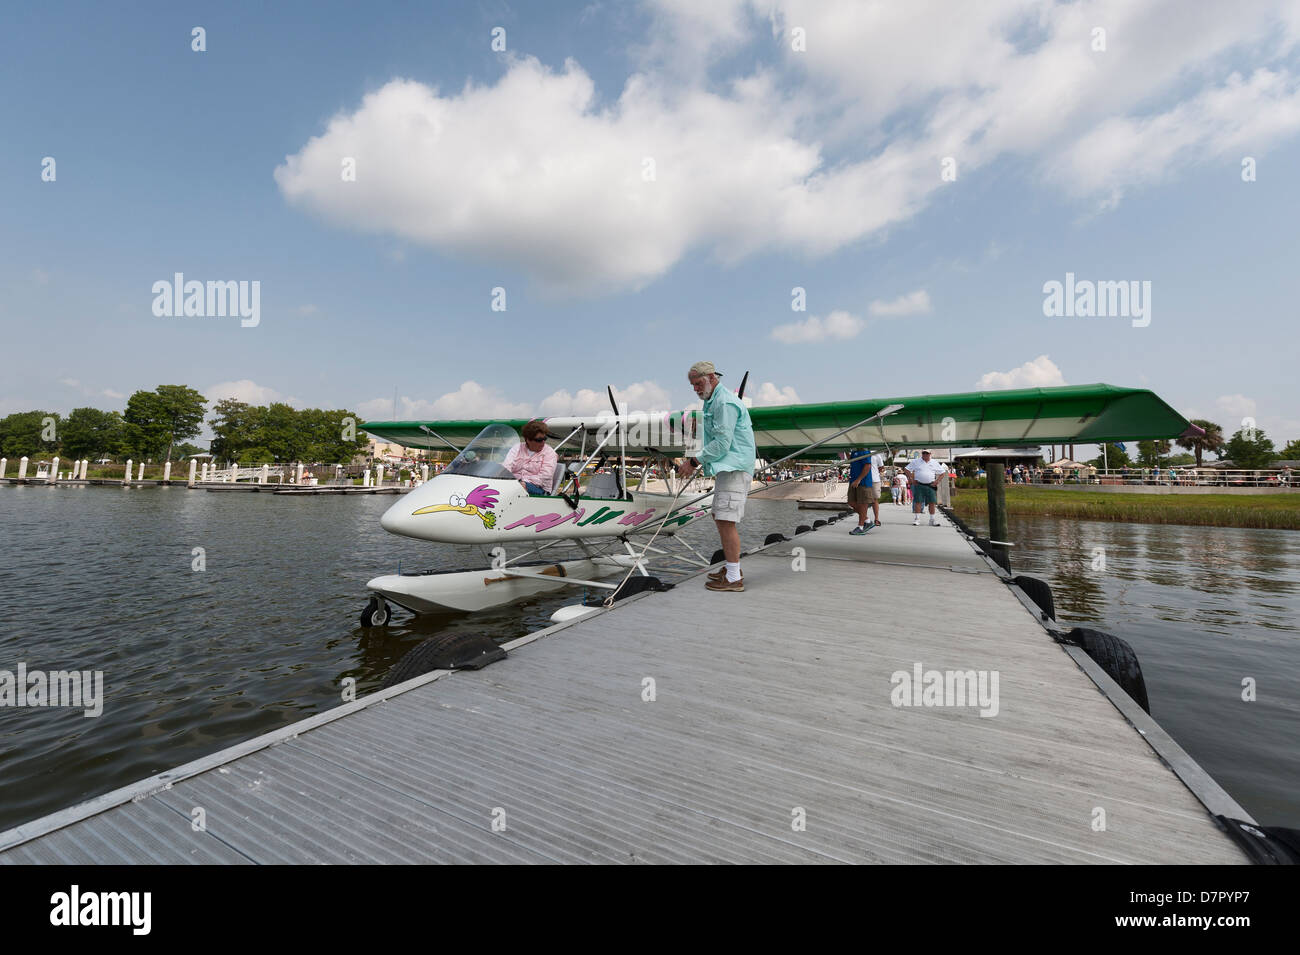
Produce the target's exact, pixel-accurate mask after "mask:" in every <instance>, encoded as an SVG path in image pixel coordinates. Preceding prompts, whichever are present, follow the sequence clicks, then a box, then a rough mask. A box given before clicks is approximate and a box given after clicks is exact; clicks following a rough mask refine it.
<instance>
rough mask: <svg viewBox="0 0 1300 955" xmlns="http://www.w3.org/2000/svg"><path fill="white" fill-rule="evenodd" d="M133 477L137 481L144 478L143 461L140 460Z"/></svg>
mask: <svg viewBox="0 0 1300 955" xmlns="http://www.w3.org/2000/svg"><path fill="white" fill-rule="evenodd" d="M135 479H136V481H137V482H139V481H143V480H144V462H143V461H141V462H140V466H139V467H138V468H136V471H135Z"/></svg>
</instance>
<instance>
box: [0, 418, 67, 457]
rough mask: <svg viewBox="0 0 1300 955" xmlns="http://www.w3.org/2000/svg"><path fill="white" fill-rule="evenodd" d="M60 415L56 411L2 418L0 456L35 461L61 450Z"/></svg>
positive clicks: (0, 420) (0, 421)
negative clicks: (35, 458) (37, 458)
mask: <svg viewBox="0 0 1300 955" xmlns="http://www.w3.org/2000/svg"><path fill="white" fill-rule="evenodd" d="M59 430H60V425H59V416H58V415H57V414H55V413H54V412H53V411H18V412H15V413H14V414H11V415H9V416H8V417H7V418H3V419H0V454H3V455H4V456H5V457H7V458H22V457H28V458H33V457H36V456H37V455H40V454H53V453H54V452H55V451H56V450H58V447H59Z"/></svg>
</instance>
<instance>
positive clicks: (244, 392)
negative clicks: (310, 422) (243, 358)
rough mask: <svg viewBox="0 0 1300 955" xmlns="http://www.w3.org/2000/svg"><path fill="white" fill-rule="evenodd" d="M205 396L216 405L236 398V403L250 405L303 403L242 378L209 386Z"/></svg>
mask: <svg viewBox="0 0 1300 955" xmlns="http://www.w3.org/2000/svg"><path fill="white" fill-rule="evenodd" d="M203 395H204V397H206V398H207V399H208V401H209V402H211V403H212V404H215V403H216V402H218V401H221V400H222V399H223V398H234V399H235V400H236V401H242V402H244V404H249V405H269V404H274V403H275V402H283V403H284V404H288V405H293V406H294V407H297V406H298V405H300V404H301V401H299V399H297V398H293V397H290V396H288V395H284V394H282V393H280V392H278V391H276V390H275V389H274V388H270V387H267V386H266V385H259V384H257V382H255V381H250V380H249V379H247V378H241V379H240V380H239V381H223V382H221V383H220V384H216V385H209V386H208V387H207V388H204V389H203Z"/></svg>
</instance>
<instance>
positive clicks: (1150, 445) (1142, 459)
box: [1138, 441, 1170, 467]
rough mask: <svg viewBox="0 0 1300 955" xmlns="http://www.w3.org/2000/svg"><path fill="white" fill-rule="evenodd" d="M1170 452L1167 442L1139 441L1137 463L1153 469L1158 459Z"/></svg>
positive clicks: (1157, 463) (1158, 462) (1158, 461)
mask: <svg viewBox="0 0 1300 955" xmlns="http://www.w3.org/2000/svg"><path fill="white" fill-rule="evenodd" d="M1169 451H1170V447H1169V442H1168V441H1139V442H1138V463H1139V464H1142V465H1144V466H1146V467H1155V466H1157V465H1159V464H1160V459H1161V458H1162V457H1164V456H1165V455H1167V454H1168V453H1169Z"/></svg>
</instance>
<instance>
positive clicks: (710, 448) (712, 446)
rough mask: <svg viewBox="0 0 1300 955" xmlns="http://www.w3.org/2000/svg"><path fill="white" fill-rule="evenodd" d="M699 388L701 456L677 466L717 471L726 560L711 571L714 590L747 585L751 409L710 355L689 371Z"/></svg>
mask: <svg viewBox="0 0 1300 955" xmlns="http://www.w3.org/2000/svg"><path fill="white" fill-rule="evenodd" d="M686 377H687V379H688V380H689V381H690V383H691V387H692V388H694V389H695V393H696V394H697V395H699V396H700V397H701V398H702V399H704V407H703V409H701V414H700V419H701V421H702V423H703V435H702V436H701V447H700V450H699V451H698V452H696V456H694V457H691V458H687V459H686V460H685V461H683V462H682V463H681V464H679V465H678V466H677V473H678V474H679V475H681V477H683V478H689V477H690V476H691V475H692V474H694V473H695V471H696V469H697V468H700V469H702V470H703V472H704V474H705V476H706V477H707V476H709V475H712V476H713V520H714V523H716V524H717V526H718V537H719V539H720V540H721V542H722V553H723V555H724V556H725V557H726V566H725V567H724V568H723V569H722V570H720V571H717V572H716V573H713V574H709V579H708V581H707V582H706V583H705V586H706V587H708V588H709V590H725V591H735V592H737V593H739V592H741V591H743V590H744V589H745V579H744V575H743V574H741V572H740V527H739V524H740V519H741V518H742V517H744V515H745V499H746V498H747V497H748V496H749V485H750V483H751V482H752V481H753V479H754V477H753V476H754V455H755V445H754V426H753V424H752V423H751V422H750V420H749V409H748V408H746V407H745V404H744V402H742V401H741V400H740V399H739V398H738V397H736V395H735V394H733V393H732V392H731V391H729V390H727V389H726V388H724V387H722V385H720V384H718V379H719V378H721V377H722V374H721V373H720V372H719V371H718V370H717V369H715V368H714V367H713V362H711V361H697V362H696V363H695V364H693V365H691V369H690V371H689V372H687V374H686Z"/></svg>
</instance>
